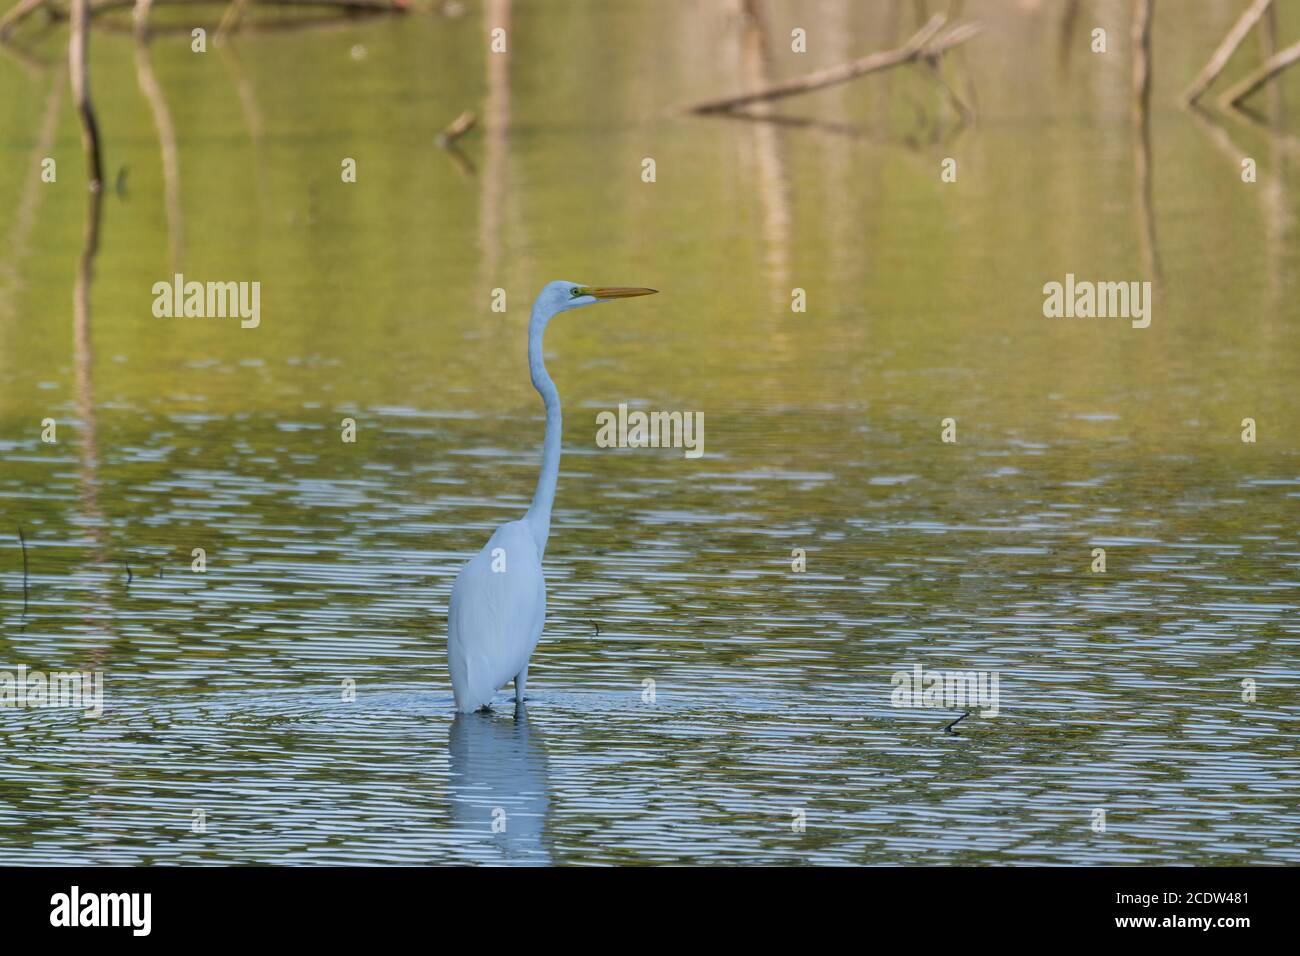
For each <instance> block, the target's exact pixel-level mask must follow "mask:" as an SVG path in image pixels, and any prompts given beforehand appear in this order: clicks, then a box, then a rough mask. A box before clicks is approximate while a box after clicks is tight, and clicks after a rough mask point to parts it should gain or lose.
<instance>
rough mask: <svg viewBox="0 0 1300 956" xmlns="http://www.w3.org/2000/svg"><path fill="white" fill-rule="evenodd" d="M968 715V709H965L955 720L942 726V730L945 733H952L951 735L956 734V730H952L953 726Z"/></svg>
mask: <svg viewBox="0 0 1300 956" xmlns="http://www.w3.org/2000/svg"><path fill="white" fill-rule="evenodd" d="M969 716H970V711H969V710H968V711H966V713H964V714H962V715H961V716H960V717H958V718H957V719H956V720H954V721H953V722H952V723H951V724H949V725H948V726H947V727H945V728H943V732H944V733H946V734H952V735H954V736H956V734H957V731H955V730H953V728H954V727H956V726H957V725H958V724H960V723H961V722H962V721H963V720H965V719H966V718H967V717H969Z"/></svg>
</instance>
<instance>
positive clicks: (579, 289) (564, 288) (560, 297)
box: [538, 282, 658, 315]
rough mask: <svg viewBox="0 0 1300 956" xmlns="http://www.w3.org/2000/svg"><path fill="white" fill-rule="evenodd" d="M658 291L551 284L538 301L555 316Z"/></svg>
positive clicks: (578, 284)
mask: <svg viewBox="0 0 1300 956" xmlns="http://www.w3.org/2000/svg"><path fill="white" fill-rule="evenodd" d="M657 291H658V290H657V289H635V288H629V287H626V286H609V285H584V284H583V283H581V282H551V283H548V284H547V286H546V288H544V289H542V294H541V295H540V296H539V297H538V299H539V302H541V303H544V304H545V306H546V309H547V312H548V313H550V314H551V315H554V314H555V313H557V312H564V311H567V310H568V309H576V308H578V307H580V306H584V305H595V304H596V303H597V302H612V301H613V300H614V299H630V298H632V297H633V296H638V295H654V293H655V292H657Z"/></svg>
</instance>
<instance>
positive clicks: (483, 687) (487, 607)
mask: <svg viewBox="0 0 1300 956" xmlns="http://www.w3.org/2000/svg"><path fill="white" fill-rule="evenodd" d="M655 291H656V290H654V289H634V288H626V287H621V286H617V287H614V286H587V285H583V284H582V283H580V282H551V283H548V284H547V285H546V287H545V288H543V289H542V292H541V294H540V295H539V296H538V297H537V301H536V302H534V303H533V314H532V318H531V319H530V320H529V322H528V371H529V373H530V374H531V376H532V379H533V388H535V389H537V392H538V394H540V395H541V396H542V402H543V403H544V404H545V405H546V437H545V438H544V439H543V441H542V471H541V474H540V475H539V476H538V478H537V491H535V492H534V493H533V503H532V504H531V505H530V506H529V508H528V511H527V513H526V514H525V515H524V516H523V518H521V519H520V520H518V521H511V522H509V523H507V524H503V525H502V526H501V527H499V528H497V530H496V531H494V532H493V534H492V537H491V538H489V539H488V543H487V544H486V545H484V546H483V550H482V551H480V552H479V553H478V554H476V555H474V557H473V558H472V559H471V560H470V562H469V563H468V564H466V565H465V567H463V568H461V570H460V574H458V575H456V583H455V584H453V585H452V587H451V604H450V606H449V607H448V609H447V664H448V668H449V669H450V671H451V689H452V692H453V694H454V695H455V697H456V710H458V711H459V712H461V713H468V712H469V711H472V710H479V709H482V708H485V707H488V706H490V705H491V703H492V695H493V694H495V693H496V692H497V690H499V689H500V688H502V687H504V686H505V685H506V684H508V683H510V681H511V680H513V681H514V682H515V699H516V700H518V701H522V700H523V699H524V684H525V682H526V681H527V680H528V659H529V658H530V657H532V655H533V648H535V647H536V646H537V641H538V639H539V638H540V637H541V636H542V626H543V624H544V623H545V620H546V580H545V579H544V578H543V577H542V555H544V554H545V553H546V539H547V537H548V536H549V535H550V532H551V505H552V504H553V503H554V502H555V485H556V482H557V481H558V480H559V477H560V431H561V419H560V393H559V391H557V390H556V388H555V383H554V382H553V381H551V376H550V375H548V374H547V372H546V363H545V361H543V359H542V335H543V333H545V331H546V324H547V323H548V322H550V321H551V319H553V318H554V317H555V316H557V315H559V314H560V313H561V312H567V311H569V310H570V309H577V308H581V307H582V306H584V305H595V304H596V303H597V302H607V301H610V300H613V299H629V298H632V297H633V296H638V295H650V294H652V293H653V292H655Z"/></svg>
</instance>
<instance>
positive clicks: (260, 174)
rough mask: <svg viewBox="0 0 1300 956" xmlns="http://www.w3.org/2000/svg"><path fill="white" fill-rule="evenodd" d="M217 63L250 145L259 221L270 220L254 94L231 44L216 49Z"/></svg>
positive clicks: (259, 116)
mask: <svg viewBox="0 0 1300 956" xmlns="http://www.w3.org/2000/svg"><path fill="white" fill-rule="evenodd" d="M217 50H218V52H219V53H220V55H221V62H222V63H224V64H226V68H227V69H228V70H229V71H230V77H231V79H232V80H233V81H234V84H235V92H236V93H238V95H239V108H240V109H241V110H242V111H243V114H244V123H245V124H246V125H247V126H248V138H249V140H250V141H251V142H252V144H253V175H254V176H255V178H256V181H257V206H258V209H259V210H260V211H261V215H262V219H263V220H268V219H270V207H269V206H268V204H267V190H266V174H265V165H266V164H265V161H264V160H265V156H266V125H265V124H264V123H263V122H262V110H261V108H260V107H259V106H258V105H257V91H256V90H255V89H254V88H253V83H252V81H251V80H250V79H249V78H248V72H247V71H246V70H245V69H244V62H243V60H241V59H240V58H239V51H238V48H237V47H236V45H235V44H234V43H222V44H220V45H219V46H218V47H217Z"/></svg>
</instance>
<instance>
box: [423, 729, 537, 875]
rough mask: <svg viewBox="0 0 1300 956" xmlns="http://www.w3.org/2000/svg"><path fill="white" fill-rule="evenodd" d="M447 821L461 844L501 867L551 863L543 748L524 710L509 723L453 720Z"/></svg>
mask: <svg viewBox="0 0 1300 956" xmlns="http://www.w3.org/2000/svg"><path fill="white" fill-rule="evenodd" d="M448 751H449V755H450V758H451V772H450V782H449V789H450V795H451V818H452V823H453V825H454V826H455V828H456V830H457V831H459V833H460V835H461V838H462V839H463V840H464V841H465V844H466V845H467V846H469V847H472V848H475V849H477V848H479V847H481V848H483V849H484V850H486V851H487V856H488V860H489V861H491V862H501V863H539V864H540V863H549V862H550V854H549V853H548V852H547V850H546V848H545V847H544V846H543V845H542V834H543V830H544V828H545V824H546V811H547V809H548V808H549V806H550V798H549V796H548V793H549V791H548V787H547V781H546V747H545V745H544V744H543V743H542V739H541V737H540V736H539V735H538V733H537V732H536V731H535V730H534V729H533V728H532V726H531V725H530V724H529V723H528V711H527V709H526V708H525V707H524V705H523V704H520V705H519V706H517V707H516V708H515V716H514V719H513V720H509V719H507V718H505V717H498V716H495V715H493V714H490V713H473V714H457V715H456V719H455V720H454V721H452V725H451V739H450V742H449V743H448Z"/></svg>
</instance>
